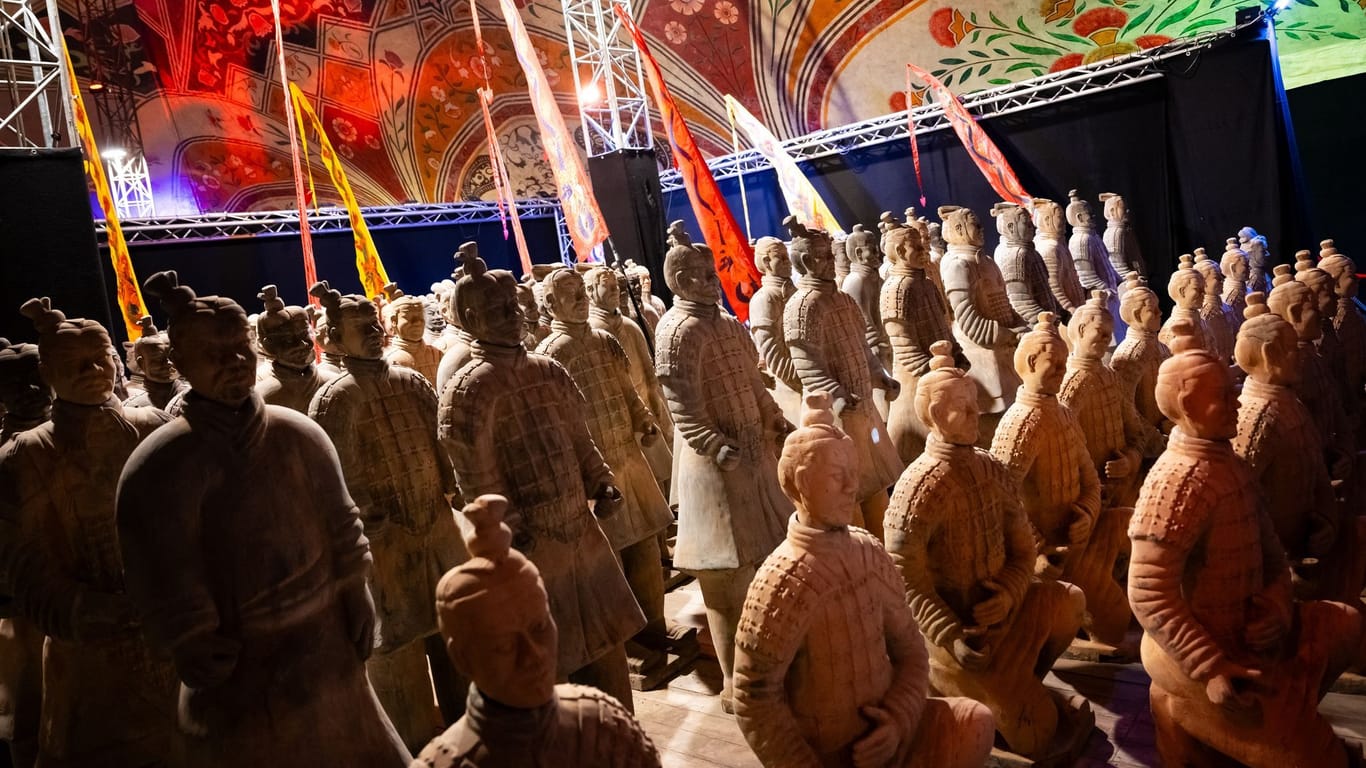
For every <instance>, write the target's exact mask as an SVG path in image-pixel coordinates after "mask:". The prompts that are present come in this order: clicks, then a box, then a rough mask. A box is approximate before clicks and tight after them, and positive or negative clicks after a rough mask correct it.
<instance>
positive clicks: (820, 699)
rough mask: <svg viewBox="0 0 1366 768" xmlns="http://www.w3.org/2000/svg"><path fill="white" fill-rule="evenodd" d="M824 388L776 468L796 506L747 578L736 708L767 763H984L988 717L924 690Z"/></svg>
mask: <svg viewBox="0 0 1366 768" xmlns="http://www.w3.org/2000/svg"><path fill="white" fill-rule="evenodd" d="M831 400H832V398H831V396H830V393H829V392H814V393H811V394H810V395H808V396H807V407H806V411H805V416H804V418H803V426H802V428H801V429H799V430H797V431H796V432H793V433H792V434H791V435H790V436H789V437H788V438H787V443H786V445H785V446H784V448H783V456H782V459H781V460H780V461H779V463H778V473H779V478H780V480H781V482H782V485H783V491H784V492H785V493H786V494H787V495H788V497H789V498H791V499H792V502H793V504H795V505H796V507H797V512H796V514H795V515H793V516H792V519H791V520H790V521H789V522H788V526H787V540H786V541H784V542H783V543H782V544H779V545H778V548H777V549H776V550H775V551H774V552H773V554H771V555H769V556H768V559H767V560H765V561H764V565H763V567H762V568H760V569H759V573H758V575H757V576H756V577H755V579H754V583H753V584H752V585H751V586H750V590H749V592H750V594H749V598H748V599H747V600H746V601H745V612H744V615H743V616H742V618H741V619H740V631H739V634H738V636H737V637H736V649H735V656H736V660H735V679H736V682H735V714H736V717H737V719H738V720H739V722H740V730H741V732H743V733H744V734H745V739H746V740H747V741H748V742H749V743H750V746H752V747H753V748H754V752H755V754H756V755H758V757H759V760H760V762H762V763H763V764H764V765H765V766H774V767H775V768H776V767H777V766H802V765H805V766H827V765H828V766H857V765H880V766H898V767H900V766H926V767H927V768H928V767H929V766H934V767H935V768H951V767H952V766H961V768H977V767H978V766H981V765H982V764H983V762H984V761H985V759H986V756H987V753H988V752H989V751H990V750H991V741H992V736H993V734H994V732H995V728H994V724H993V721H992V717H991V711H990V710H988V709H987V708H986V707H985V706H983V705H981V704H979V703H977V702H975V701H972V700H971V699H967V698H952V699H940V698H930V697H929V696H928V688H929V675H928V673H929V659H928V656H927V654H926V651H925V641H924V639H923V638H922V637H921V636H920V632H919V631H918V630H917V628H916V625H915V616H914V614H913V613H912V611H911V608H910V606H908V605H907V604H906V593H905V585H904V583H903V582H902V580H901V574H899V573H898V572H897V570H896V566H895V565H893V563H892V559H891V558H890V557H888V555H887V553H886V551H884V550H883V548H882V542H881V541H879V540H878V539H877V538H875V537H874V536H872V534H870V533H868V532H867V531H865V530H862V529H860V528H852V527H850V523H851V521H852V520H853V517H854V513H855V510H856V509H857V506H858V502H857V500H856V499H855V493H856V492H857V487H858V473H859V469H858V464H859V459H858V451H857V449H856V448H855V447H854V442H853V441H852V440H850V439H849V437H848V436H847V435H845V434H844V433H843V432H841V431H840V430H839V428H837V427H836V426H834V423H835V416H834V414H833V413H831V411H830V410H829V409H830V403H831Z"/></svg>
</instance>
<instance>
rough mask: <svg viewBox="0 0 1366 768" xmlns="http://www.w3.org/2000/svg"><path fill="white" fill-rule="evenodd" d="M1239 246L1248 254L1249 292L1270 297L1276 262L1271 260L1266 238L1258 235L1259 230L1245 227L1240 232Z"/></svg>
mask: <svg viewBox="0 0 1366 768" xmlns="http://www.w3.org/2000/svg"><path fill="white" fill-rule="evenodd" d="M1238 244H1239V245H1240V246H1242V248H1243V251H1244V252H1246V253H1247V263H1248V274H1247V290H1248V292H1249V293H1251V292H1252V291H1262V292H1266V293H1268V295H1269V292H1270V291H1271V275H1272V270H1273V268H1274V266H1275V264H1276V261H1275V259H1273V258H1271V250H1270V249H1269V248H1268V247H1267V244H1266V237H1264V236H1263V235H1259V234H1257V230H1255V229H1253V228H1252V227H1243V228H1242V229H1240V230H1238Z"/></svg>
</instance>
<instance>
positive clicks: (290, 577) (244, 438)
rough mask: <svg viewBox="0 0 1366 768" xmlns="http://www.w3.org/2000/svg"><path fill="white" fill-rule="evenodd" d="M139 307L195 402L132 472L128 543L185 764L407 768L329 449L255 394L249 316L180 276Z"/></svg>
mask: <svg viewBox="0 0 1366 768" xmlns="http://www.w3.org/2000/svg"><path fill="white" fill-rule="evenodd" d="M143 291H144V293H146V294H148V295H150V296H151V297H154V298H157V299H160V301H161V304H162V306H163V307H164V309H165V310H166V313H167V315H168V316H169V317H170V331H169V336H170V342H171V348H170V351H171V356H172V358H174V360H175V362H176V367H177V368H179V369H180V371H181V373H182V374H183V375H184V376H185V378H186V380H188V382H189V384H190V395H189V396H188V397H187V399H186V403H185V413H184V416H183V417H182V418H179V419H176V420H175V421H173V422H171V423H170V424H167V425H166V426H164V427H162V428H160V429H158V430H157V431H156V432H154V433H153V434H152V436H151V437H150V438H148V439H147V440H146V441H145V442H143V443H142V445H140V446H139V447H138V449H137V450H136V451H134V452H133V455H132V456H131V457H129V459H128V464H127V466H126V467H125V468H124V471H123V476H122V478H121V479H120V481H119V489H118V540H119V543H120V545H121V546H122V551H123V560H124V563H125V567H126V569H127V588H128V596H129V597H130V598H131V599H132V602H133V604H134V605H135V606H136V608H137V609H138V612H139V613H140V615H141V616H142V617H143V620H144V621H145V623H146V630H147V635H148V637H149V638H150V640H151V641H152V642H153V643H154V644H155V645H156V646H158V647H163V648H166V649H168V650H169V651H170V653H171V656H172V658H173V659H174V661H175V673H176V675H177V676H178V677H179V678H180V681H181V687H180V729H181V731H182V732H183V733H184V734H185V736H184V739H185V744H186V761H185V764H186V765H189V766H203V767H204V768H219V767H220V766H222V767H223V768H227V766H242V765H317V764H319V762H320V761H321V763H322V764H327V765H367V766H368V765H374V766H393V767H394V768H399V766H402V765H404V764H405V762H406V761H407V760H408V759H409V755H408V751H407V750H406V749H404V748H403V744H402V743H401V742H400V741H399V739H398V737H397V736H396V735H395V734H394V730H393V727H392V726H391V725H390V724H389V720H388V718H386V717H385V715H384V712H383V710H381V709H380V706H379V703H378V702H377V701H376V700H375V694H374V692H373V691H372V690H371V688H370V683H369V682H368V681H367V680H366V676H365V666H364V663H365V659H366V657H367V656H369V655H370V652H371V650H372V647H373V644H374V632H375V607H374V601H373V600H372V599H371V595H370V590H369V589H368V588H367V587H366V585H365V574H366V571H367V570H369V567H370V548H369V545H368V543H367V542H366V539H365V535H364V533H363V532H362V530H361V522H360V519H359V517H358V515H357V513H356V506H355V504H354V503H353V502H352V500H351V496H350V494H349V493H347V490H346V483H345V481H344V480H343V479H342V471H341V466H340V465H339V464H338V462H337V454H336V451H335V449H334V448H333V447H332V441H331V440H329V439H328V437H327V435H326V433H324V432H323V431H322V430H321V429H320V428H318V426H317V425H316V424H314V423H313V422H311V421H309V420H308V418H306V417H305V416H303V415H302V414H299V413H297V412H295V411H292V410H290V409H288V408H283V407H280V406H275V405H266V404H265V403H263V402H262V401H261V399H260V397H259V396H257V395H256V394H255V392H254V390H253V374H254V369H255V366H256V358H255V355H254V354H253V353H252V350H251V346H250V342H249V340H248V337H247V315H246V312H244V311H243V310H242V308H241V307H239V306H238V305H237V304H236V303H235V302H233V301H232V300H231V299H226V298H221V297H218V296H196V295H195V293H194V291H192V290H190V289H189V288H188V287H186V286H182V285H179V284H178V281H177V278H176V274H175V273H174V272H161V273H158V274H155V275H153V276H152V277H150V278H148V280H147V282H146V283H145V284H144V286H143ZM128 703H129V697H128V696H127V695H126V691H125V692H123V695H122V696H121V697H120V700H119V703H118V704H117V705H116V706H114V707H113V708H111V709H109V710H105V711H103V712H102V713H101V716H102V717H106V718H107V717H108V716H109V714H110V713H111V712H121V711H123V708H125V707H127V705H128Z"/></svg>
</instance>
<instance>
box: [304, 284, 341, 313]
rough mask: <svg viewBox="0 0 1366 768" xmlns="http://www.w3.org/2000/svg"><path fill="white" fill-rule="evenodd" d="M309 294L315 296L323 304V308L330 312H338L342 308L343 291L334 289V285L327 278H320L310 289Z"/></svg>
mask: <svg viewBox="0 0 1366 768" xmlns="http://www.w3.org/2000/svg"><path fill="white" fill-rule="evenodd" d="M308 295H309V296H313V297H315V298H316V299H317V300H318V302H319V303H321V304H322V305H323V309H325V310H327V311H329V312H336V311H338V310H340V309H341V303H342V295H341V291H334V290H332V286H331V285H329V284H328V282H327V281H326V280H319V281H318V282H316V283H314V284H313V285H312V287H310V288H309V289H308Z"/></svg>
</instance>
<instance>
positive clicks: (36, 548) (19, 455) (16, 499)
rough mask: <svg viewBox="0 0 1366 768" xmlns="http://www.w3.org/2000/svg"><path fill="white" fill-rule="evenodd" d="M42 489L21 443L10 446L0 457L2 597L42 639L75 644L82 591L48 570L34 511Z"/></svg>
mask: <svg viewBox="0 0 1366 768" xmlns="http://www.w3.org/2000/svg"><path fill="white" fill-rule="evenodd" d="M26 478H28V479H29V480H30V481H29V482H25V479H26ZM34 479H37V480H38V482H32V480H34ZM42 485H43V482H42V480H41V478H38V477H36V475H35V468H34V467H33V465H32V460H31V459H30V458H29V457H28V456H26V455H25V454H24V452H23V451H22V450H21V449H20V448H19V443H18V442H17V441H16V442H15V443H12V444H10V445H9V446H8V447H7V448H6V449H5V450H4V451H3V454H2V455H0V584H3V585H4V589H3V590H0V591H3V592H4V593H5V594H6V595H8V596H9V597H11V598H13V601H14V605H13V612H14V613H17V614H19V615H21V616H24V617H26V618H28V619H29V620H30V621H32V622H33V623H34V624H35V625H36V626H37V627H38V628H39V629H41V630H42V631H43V633H44V634H47V635H51V636H52V637H55V638H58V639H61V640H75V639H76V623H77V618H76V617H77V615H78V612H79V610H80V602H81V596H82V594H83V593H84V592H85V587H84V586H82V585H81V584H80V583H79V582H77V581H76V580H75V579H72V578H71V577H70V576H67V575H66V574H63V573H62V572H61V571H60V570H59V569H57V568H53V567H51V562H50V561H49V560H48V558H47V557H46V553H47V549H46V547H44V546H43V544H42V542H41V540H40V533H39V529H40V527H41V526H42V521H41V520H39V519H37V518H38V515H37V514H35V509H34V507H35V506H36V504H35V502H36V501H37V500H38V499H37V497H38V496H39V495H40V494H43V493H45V492H46V491H45V490H44V489H43V488H42Z"/></svg>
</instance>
